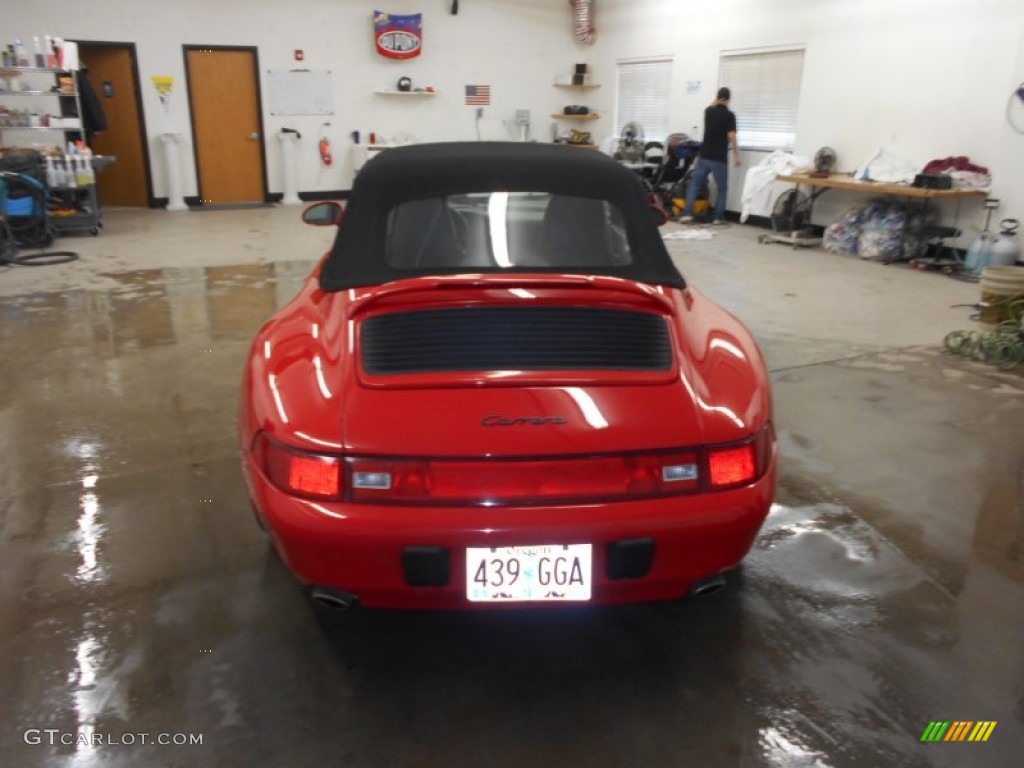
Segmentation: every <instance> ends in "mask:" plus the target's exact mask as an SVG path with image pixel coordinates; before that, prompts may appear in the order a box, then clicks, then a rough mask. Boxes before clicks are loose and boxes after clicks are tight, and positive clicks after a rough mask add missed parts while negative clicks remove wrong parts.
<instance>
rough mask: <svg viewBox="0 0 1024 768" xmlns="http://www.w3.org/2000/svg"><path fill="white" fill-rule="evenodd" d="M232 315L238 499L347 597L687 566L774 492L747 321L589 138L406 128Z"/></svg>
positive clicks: (396, 604) (691, 586)
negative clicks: (252, 299) (242, 353)
mask: <svg viewBox="0 0 1024 768" xmlns="http://www.w3.org/2000/svg"><path fill="white" fill-rule="evenodd" d="M303 218H304V220H305V221H307V222H308V223H312V224H326V225H335V224H336V225H338V232H337V237H336V239H335V242H334V245H333V247H332V248H331V250H330V252H329V253H327V254H326V255H325V256H324V258H323V259H322V261H321V262H320V263H319V265H318V267H317V268H316V269H315V270H314V272H313V274H312V275H311V276H310V277H309V279H308V280H307V282H306V284H305V286H304V287H303V288H302V290H301V291H300V292H299V294H298V295H297V296H296V297H295V298H294V299H293V300H292V301H291V302H290V303H289V304H288V305H287V306H285V307H284V308H283V309H281V310H280V311H279V312H277V314H275V315H274V316H273V317H272V318H271V319H270V320H269V321H268V322H267V323H266V324H265V325H264V326H263V327H262V328H261V329H260V330H259V332H258V333H257V335H256V338H255V340H254V342H253V345H252V349H251V353H250V355H249V357H248V360H247V364H246V367H245V372H244V377H243V378H244V381H243V386H242V392H241V403H240V410H239V422H238V425H239V438H240V441H241V453H242V464H243V468H244V474H245V477H246V482H247V484H248V490H249V494H250V496H251V499H252V502H253V505H254V507H255V512H256V516H257V518H258V520H259V522H260V523H261V524H262V526H263V527H264V528H265V530H266V531H267V532H268V534H269V536H270V538H271V540H272V542H273V546H274V547H275V548H276V549H277V551H278V552H279V553H280V555H281V557H282V558H283V560H284V562H285V563H286V564H287V565H288V567H289V568H290V569H291V570H292V571H293V572H294V573H295V575H296V576H297V577H298V579H299V580H300V581H301V582H302V583H304V584H305V585H308V587H309V588H310V590H311V594H312V597H313V598H314V599H315V600H316V601H318V602H320V603H322V604H326V605H330V606H334V607H338V608H349V607H352V606H354V605H356V604H362V605H364V606H367V607H374V608H402V609H416V608H429V609H481V608H490V607H496V606H508V605H517V606H524V605H554V606H557V605H566V604H580V603H593V604H609V603H622V602H632V601H653V600H667V599H675V598H679V597H682V596H685V595H686V594H689V593H695V592H696V593H700V592H705V591H711V590H713V589H715V588H717V587H718V586H720V585H721V584H722V583H723V573H724V572H726V571H728V570H729V569H732V568H734V567H735V566H736V565H737V564H739V562H740V561H741V560H742V559H743V557H744V556H745V555H746V554H747V552H748V551H749V549H750V547H751V544H752V543H753V540H754V537H755V536H756V535H757V532H758V530H759V529H760V527H761V524H762V522H763V521H764V518H765V516H766V514H767V512H768V509H769V506H770V504H771V502H772V499H773V495H774V492H775V484H776V463H777V448H776V441H775V434H774V431H773V428H772V402H771V391H770V382H769V378H768V374H767V371H766V368H765V363H764V360H763V357H762V355H761V352H760V351H759V349H758V347H757V345H756V343H755V342H754V340H753V338H752V337H751V334H750V333H749V332H748V331H747V329H746V328H744V326H743V325H742V324H741V323H740V321H739V320H737V319H736V318H735V317H734V316H732V315H731V314H729V313H728V312H726V311H725V310H723V309H722V308H720V307H719V306H717V305H715V304H714V303H713V302H712V301H710V300H709V299H707V298H706V297H704V296H702V295H701V294H700V293H699V292H698V291H697V290H695V289H694V288H693V287H691V286H689V285H687V283H686V281H685V280H684V279H683V277H682V276H681V275H680V273H679V272H678V271H677V269H676V268H675V266H674V265H673V263H672V261H671V259H670V258H669V255H668V252H667V250H666V248H665V246H664V243H663V242H662V239H661V237H660V234H659V231H658V229H657V226H656V224H655V221H654V217H652V215H651V212H650V210H649V209H648V203H647V200H646V195H645V192H644V189H643V187H642V185H641V182H640V181H639V179H638V178H637V177H636V175H635V174H634V173H633V172H631V171H630V170H628V169H626V168H624V167H622V166H620V165H619V164H617V163H615V162H614V161H613V160H611V159H610V158H608V157H605V156H603V155H601V154H600V153H598V152H592V151H587V150H581V149H578V148H573V147H566V146H558V145H542V144H527V143H489V142H485V143H444V144H423V145H415V146H408V147H400V148H395V149H391V150H388V151H387V152H384V153H382V154H381V155H380V156H379V157H377V158H375V159H373V160H372V161H370V162H369V163H367V164H366V165H365V167H364V168H363V169H362V170H361V171H360V172H359V175H358V177H357V178H356V181H355V183H354V185H353V189H352V195H351V199H350V200H349V201H348V205H347V206H346V207H345V208H344V209H343V208H342V206H341V205H339V204H338V203H334V202H322V203H317V204H314V205H312V206H311V207H309V208H308V209H307V210H306V211H305V213H304V214H303Z"/></svg>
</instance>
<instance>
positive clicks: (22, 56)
mask: <svg viewBox="0 0 1024 768" xmlns="http://www.w3.org/2000/svg"><path fill="white" fill-rule="evenodd" d="M14 56H15V58H16V59H17V60H18V66H19V67H30V66H32V64H31V62H30V61H29V58H28V51H26V50H25V46H24V45H22V43H21V40H15V41H14Z"/></svg>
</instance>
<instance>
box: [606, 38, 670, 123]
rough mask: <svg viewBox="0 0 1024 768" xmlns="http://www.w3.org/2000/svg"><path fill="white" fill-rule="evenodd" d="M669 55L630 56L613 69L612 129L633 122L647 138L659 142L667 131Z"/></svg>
mask: <svg viewBox="0 0 1024 768" xmlns="http://www.w3.org/2000/svg"><path fill="white" fill-rule="evenodd" d="M671 88H672V58H671V57H658V58H651V59H631V60H629V61H620V62H619V64H618V67H617V68H616V83H615V131H616V133H618V132H619V131H621V130H622V126H624V125H625V124H626V123H629V122H635V123H638V124H639V125H640V127H642V128H643V129H644V139H645V140H647V141H662V140H663V139H664V138H665V137H666V136H667V135H668V134H669V129H668V113H669V98H670V96H671Z"/></svg>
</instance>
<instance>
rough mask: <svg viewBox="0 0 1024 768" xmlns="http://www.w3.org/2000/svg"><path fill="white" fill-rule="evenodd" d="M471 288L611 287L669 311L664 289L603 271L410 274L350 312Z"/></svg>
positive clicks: (362, 300) (379, 289) (368, 296)
mask: <svg viewBox="0 0 1024 768" xmlns="http://www.w3.org/2000/svg"><path fill="white" fill-rule="evenodd" d="M473 288H481V289H487V290H494V289H499V290H500V289H506V290H508V289H513V288H522V289H526V290H529V289H545V288H553V289H558V288H571V289H591V290H600V291H614V292H618V293H623V294H628V295H629V296H630V297H632V298H633V299H634V301H635V300H636V298H642V299H644V300H646V302H647V303H649V304H652V305H653V306H654V307H655V308H657V309H658V310H659V311H661V312H664V313H666V314H672V313H673V307H672V302H671V301H670V300H669V298H668V296H667V295H666V293H665V289H663V288H662V287H661V286H656V285H649V284H647V283H638V282H636V281H634V280H626V279H623V278H620V277H608V276H606V275H546V274H532V275H531V274H512V275H493V274H488V275H482V274H465V275H452V276H450V277H414V278H410V279H408V280H398V281H395V282H391V283H385V284H384V285H382V286H380V287H377V288H373V289H371V290H369V291H367V292H366V293H363V294H361V295H357V296H355V297H354V300H353V305H352V311H351V313H350V316H351V317H356V316H358V315H361V314H363V313H364V312H366V311H367V310H368V308H369V307H371V306H372V305H374V304H376V303H378V302H380V301H383V300H385V299H389V298H392V297H394V296H399V295H402V294H410V293H426V292H432V291H438V290H466V289H473ZM353 290H354V289H353Z"/></svg>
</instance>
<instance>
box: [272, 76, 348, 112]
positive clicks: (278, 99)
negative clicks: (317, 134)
mask: <svg viewBox="0 0 1024 768" xmlns="http://www.w3.org/2000/svg"><path fill="white" fill-rule="evenodd" d="M267 91H268V95H269V98H270V114H272V115H333V114H334V97H333V95H332V93H331V71H330V70H329V69H325V70H312V69H290V70H282V71H279V72H274V71H273V70H268V71H267Z"/></svg>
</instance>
